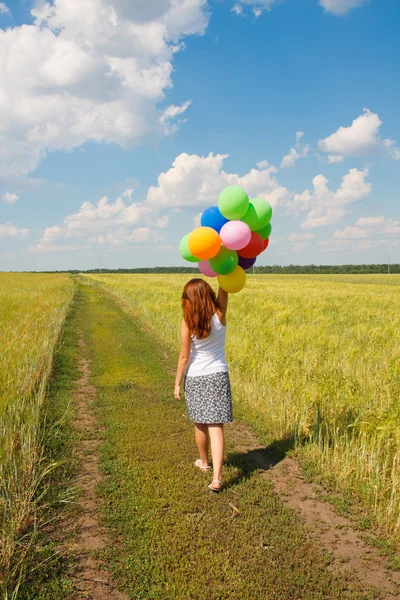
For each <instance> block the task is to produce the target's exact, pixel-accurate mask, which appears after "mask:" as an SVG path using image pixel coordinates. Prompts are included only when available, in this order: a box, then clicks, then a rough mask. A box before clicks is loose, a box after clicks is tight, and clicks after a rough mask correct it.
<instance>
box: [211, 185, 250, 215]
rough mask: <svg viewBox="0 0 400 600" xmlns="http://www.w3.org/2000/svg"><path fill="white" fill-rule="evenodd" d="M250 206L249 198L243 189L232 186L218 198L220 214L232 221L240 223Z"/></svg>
mask: <svg viewBox="0 0 400 600" xmlns="http://www.w3.org/2000/svg"><path fill="white" fill-rule="evenodd" d="M248 206H249V197H248V195H247V194H246V192H245V191H244V189H243V188H241V187H239V186H238V185H230V186H229V187H227V188H225V189H224V190H222V192H221V194H220V196H219V198H218V208H219V211H220V213H221V214H222V215H223V216H224V217H225V219H229V220H230V221H236V220H237V221H238V220H239V219H241V218H242V217H243V216H244V215H245V214H246V211H247V209H248Z"/></svg>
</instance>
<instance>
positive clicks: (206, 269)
mask: <svg viewBox="0 0 400 600" xmlns="http://www.w3.org/2000/svg"><path fill="white" fill-rule="evenodd" d="M198 267H199V271H200V273H203V275H206V277H217V276H218V273H216V272H215V271H213V270H212V268H211V267H210V263H209V262H208V260H202V261H201V262H199V264H198Z"/></svg>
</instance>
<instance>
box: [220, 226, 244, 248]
mask: <svg viewBox="0 0 400 600" xmlns="http://www.w3.org/2000/svg"><path fill="white" fill-rule="evenodd" d="M219 235H220V237H221V242H222V243H223V245H224V246H225V248H229V250H241V249H242V248H244V247H245V246H247V244H248V243H249V242H250V239H251V230H250V227H249V226H248V225H247V224H246V223H243V221H229V222H228V223H225V225H224V226H223V227H222V228H221V231H220V232H219Z"/></svg>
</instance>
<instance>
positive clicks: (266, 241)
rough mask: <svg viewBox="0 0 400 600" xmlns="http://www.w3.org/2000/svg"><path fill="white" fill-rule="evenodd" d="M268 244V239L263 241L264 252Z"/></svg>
mask: <svg viewBox="0 0 400 600" xmlns="http://www.w3.org/2000/svg"><path fill="white" fill-rule="evenodd" d="M268 244H269V238H267V239H266V240H264V250H266V249H267V248H268Z"/></svg>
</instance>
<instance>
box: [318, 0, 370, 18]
mask: <svg viewBox="0 0 400 600" xmlns="http://www.w3.org/2000/svg"><path fill="white" fill-rule="evenodd" d="M365 2H366V0H319V4H320V6H322V7H323V8H324V9H325V12H328V13H332V14H333V15H345V14H346V13H348V12H349V11H350V10H352V9H353V8H357V7H358V6H361V5H362V4H365Z"/></svg>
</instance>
